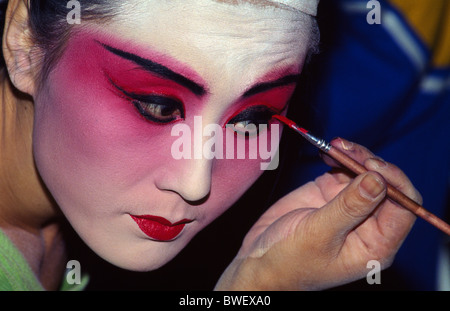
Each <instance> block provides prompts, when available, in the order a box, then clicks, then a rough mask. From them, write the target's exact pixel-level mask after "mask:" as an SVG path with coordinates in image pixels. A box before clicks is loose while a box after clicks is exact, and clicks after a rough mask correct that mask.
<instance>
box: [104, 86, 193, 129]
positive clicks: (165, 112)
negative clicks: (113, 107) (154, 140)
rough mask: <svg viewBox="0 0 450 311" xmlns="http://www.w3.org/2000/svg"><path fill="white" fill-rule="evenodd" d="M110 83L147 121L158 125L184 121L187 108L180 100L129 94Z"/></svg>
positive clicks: (160, 96) (162, 96)
mask: <svg viewBox="0 0 450 311" xmlns="http://www.w3.org/2000/svg"><path fill="white" fill-rule="evenodd" d="M110 83H111V84H112V85H113V86H114V87H115V88H116V89H117V90H118V91H119V92H120V94H121V95H122V96H125V98H126V99H127V100H129V101H130V102H131V103H132V104H133V106H134V107H135V108H136V110H137V111H138V113H139V114H140V115H141V116H142V117H144V118H145V119H146V120H148V121H151V122H154V123H157V124H168V123H172V122H175V121H178V120H184V118H185V108H184V105H183V103H182V102H181V101H180V100H177V99H175V98H172V97H170V96H167V95H164V94H136V93H131V92H127V91H125V90H124V89H122V88H121V87H119V86H118V85H116V84H115V83H114V82H113V81H112V80H111V79H110Z"/></svg>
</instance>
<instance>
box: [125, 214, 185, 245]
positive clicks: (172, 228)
mask: <svg viewBox="0 0 450 311" xmlns="http://www.w3.org/2000/svg"><path fill="white" fill-rule="evenodd" d="M131 218H133V220H134V221H135V222H136V223H137V225H138V226H139V228H140V229H141V230H142V232H144V233H145V234H146V235H147V236H148V237H150V238H152V239H154V240H157V241H170V240H173V239H175V238H176V237H177V236H178V235H179V234H180V233H181V231H182V230H183V228H184V226H185V225H186V224H187V223H189V222H191V220H189V219H183V220H181V221H179V222H176V223H174V224H172V223H171V222H170V221H168V220H167V219H165V218H162V217H158V216H133V215H131Z"/></svg>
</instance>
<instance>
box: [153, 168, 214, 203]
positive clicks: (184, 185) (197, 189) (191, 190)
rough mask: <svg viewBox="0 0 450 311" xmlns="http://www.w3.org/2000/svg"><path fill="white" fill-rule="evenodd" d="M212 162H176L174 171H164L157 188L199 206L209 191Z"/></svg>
mask: <svg viewBox="0 0 450 311" xmlns="http://www.w3.org/2000/svg"><path fill="white" fill-rule="evenodd" d="M212 162H213V161H212V160H207V159H189V160H178V163H176V164H174V166H176V168H175V169H173V170H171V171H170V172H168V171H166V173H165V174H164V176H162V177H161V179H160V181H159V183H157V186H158V188H159V189H160V190H166V191H172V192H175V193H177V194H178V195H180V196H181V197H182V198H183V200H185V201H187V202H189V203H190V204H192V205H198V204H201V203H202V202H203V201H205V200H206V199H207V198H208V196H209V194H210V191H211V179H212V178H211V173H212Z"/></svg>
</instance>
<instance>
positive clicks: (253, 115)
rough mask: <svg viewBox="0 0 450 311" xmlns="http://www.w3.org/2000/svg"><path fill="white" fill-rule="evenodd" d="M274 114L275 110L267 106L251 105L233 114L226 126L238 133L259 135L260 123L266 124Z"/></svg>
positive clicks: (247, 135)
mask: <svg viewBox="0 0 450 311" xmlns="http://www.w3.org/2000/svg"><path fill="white" fill-rule="evenodd" d="M274 114H276V112H275V111H273V110H272V109H270V108H269V107H267V106H253V107H250V108H248V109H246V110H244V111H242V112H241V113H239V114H238V115H236V116H234V117H233V118H232V119H231V120H230V121H228V123H227V125H226V126H227V128H228V127H230V128H232V129H233V130H234V131H235V132H236V133H238V134H240V135H243V136H245V137H252V136H256V135H259V131H260V125H266V126H268V124H269V122H270V120H271V119H272V117H273V115H274ZM266 128H267V127H266Z"/></svg>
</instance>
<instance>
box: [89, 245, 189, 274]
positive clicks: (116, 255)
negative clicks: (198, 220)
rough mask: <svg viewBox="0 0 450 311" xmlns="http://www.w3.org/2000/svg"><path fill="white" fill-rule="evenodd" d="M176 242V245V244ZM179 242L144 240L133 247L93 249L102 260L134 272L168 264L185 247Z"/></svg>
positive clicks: (155, 268)
mask: <svg viewBox="0 0 450 311" xmlns="http://www.w3.org/2000/svg"><path fill="white" fill-rule="evenodd" d="M177 242H178V243H177ZM185 245H186V243H180V242H179V241H171V242H157V241H151V240H144V241H143V242H142V243H138V245H136V246H134V247H129V246H128V247H127V246H126V247H115V248H114V249H107V250H105V249H100V250H99V249H95V247H93V248H92V250H93V251H94V252H95V253H97V255H99V256H100V257H101V258H102V259H104V260H105V261H107V262H109V263H110V264H112V265H114V266H117V267H119V268H121V269H125V270H129V271H134V272H149V271H153V270H157V269H159V268H161V267H162V266H164V265H165V264H167V263H168V262H170V261H171V260H172V259H173V258H174V257H175V256H177V255H178V254H179V253H180V251H181V250H182V249H183V248H184V247H185Z"/></svg>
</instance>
